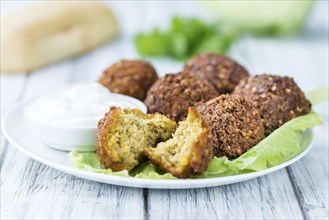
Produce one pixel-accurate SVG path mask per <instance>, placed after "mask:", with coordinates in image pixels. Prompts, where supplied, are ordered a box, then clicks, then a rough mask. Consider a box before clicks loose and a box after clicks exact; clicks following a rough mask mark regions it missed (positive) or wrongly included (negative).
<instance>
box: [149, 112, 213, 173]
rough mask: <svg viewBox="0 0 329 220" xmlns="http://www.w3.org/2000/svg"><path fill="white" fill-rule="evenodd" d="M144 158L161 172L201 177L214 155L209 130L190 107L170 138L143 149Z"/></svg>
mask: <svg viewBox="0 0 329 220" xmlns="http://www.w3.org/2000/svg"><path fill="white" fill-rule="evenodd" d="M144 153H145V155H146V156H147V157H148V158H149V159H150V160H151V161H152V162H153V163H154V164H156V165H158V166H159V167H160V168H161V169H162V170H164V171H167V172H170V173H172V174H173V175H174V176H176V177H178V178H187V177H188V176H190V175H191V174H202V173H203V172H205V170H206V169H207V167H208V164H209V162H210V160H211V158H212V156H213V145H212V135H211V130H210V128H209V127H208V125H207V124H206V122H205V121H204V120H203V118H202V117H201V115H200V114H199V113H198V112H197V111H196V110H195V109H194V108H189V110H188V116H187V118H186V120H185V121H181V122H180V123H179V126H178V128H177V130H176V131H175V133H174V135H173V137H172V138H171V139H169V140H167V141H165V142H161V143H159V144H158V145H157V146H156V147H155V148H152V147H146V148H145V149H144Z"/></svg>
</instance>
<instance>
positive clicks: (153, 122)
mask: <svg viewBox="0 0 329 220" xmlns="http://www.w3.org/2000/svg"><path fill="white" fill-rule="evenodd" d="M176 126H177V124H176V122H174V121H172V120H170V119H168V118H167V117H165V116H163V115H160V114H153V115H151V114H147V115H146V114H144V113H143V112H141V111H140V110H138V109H121V108H119V107H111V108H110V110H109V112H107V113H106V114H105V116H104V118H103V119H101V120H100V121H99V122H98V129H97V136H96V150H97V155H98V158H99V160H100V162H101V164H102V165H103V166H104V167H105V168H110V169H112V170H113V171H120V170H128V171H130V170H132V169H133V168H134V167H135V166H136V165H137V164H138V163H139V162H140V161H141V160H142V159H143V151H144V148H145V147H149V146H155V145H156V144H157V143H158V142H160V141H166V140H167V139H169V138H171V136H172V134H173V132H174V131H175V129H176Z"/></svg>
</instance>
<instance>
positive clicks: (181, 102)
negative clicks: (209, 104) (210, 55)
mask: <svg viewBox="0 0 329 220" xmlns="http://www.w3.org/2000/svg"><path fill="white" fill-rule="evenodd" d="M216 96H218V93H217V91H216V90H215V88H214V87H213V86H212V85H211V84H210V83H208V82H207V81H205V80H202V79H199V78H196V77H194V76H191V75H184V74H181V73H177V74H167V75H166V76H165V77H163V78H160V79H158V80H157V81H156V82H155V83H154V84H153V86H152V87H151V88H150V90H149V91H148V92H147V97H146V99H145V104H146V105H147V107H148V110H149V112H150V113H155V112H159V113H162V114H164V115H166V116H167V117H169V118H172V119H175V120H176V121H179V120H184V119H185V118H186V115H187V111H188V108H189V107H193V106H195V104H197V103H198V102H205V101H208V100H209V99H211V98H214V97H216Z"/></svg>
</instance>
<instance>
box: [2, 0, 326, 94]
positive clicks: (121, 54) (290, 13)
mask: <svg viewBox="0 0 329 220" xmlns="http://www.w3.org/2000/svg"><path fill="white" fill-rule="evenodd" d="M39 2H41V1H1V15H3V14H6V13H10V12H11V11H13V10H14V9H16V8H18V7H23V6H24V5H27V4H34V3H39ZM75 2H78V1H75ZM103 2H104V3H105V4H106V5H107V6H108V7H109V8H110V9H111V11H112V12H113V13H114V15H115V17H116V19H117V21H118V24H119V35H118V36H117V37H116V38H115V39H114V40H113V41H110V42H108V43H106V44H105V45H103V46H101V47H99V48H97V49H96V50H93V51H91V52H89V53H86V54H85V55H82V56H80V57H78V58H74V59H71V60H67V61H64V62H61V63H58V64H55V65H51V66H50V68H56V67H60V66H61V65H63V63H65V62H74V66H75V69H74V71H78V72H79V74H81V77H79V79H78V80H79V81H92V80H96V79H97V77H98V76H99V75H100V73H101V72H102V71H103V70H104V69H105V68H107V67H108V66H109V65H110V64H112V63H113V62H115V61H117V60H119V59H122V58H126V59H130V58H143V59H147V60H149V61H150V62H151V63H152V64H154V65H155V67H156V69H157V71H158V73H159V74H160V75H164V74H166V73H170V72H177V71H179V70H181V69H182V66H183V62H184V60H186V59H187V58H188V57H189V56H191V55H192V54H193V53H191V52H186V53H185V52H184V49H182V50H180V51H174V52H173V53H178V54H179V55H182V56H180V57H179V58H178V59H177V56H176V57H175V55H172V54H170V53H171V52H164V53H163V54H162V55H161V54H160V55H156V56H148V54H147V53H148V51H147V48H146V52H145V50H144V51H143V46H141V45H142V44H143V39H141V40H140V41H138V40H137V39H138V37H137V36H138V35H139V36H142V37H143V36H144V38H145V39H144V42H145V41H147V40H148V39H150V38H152V37H153V38H152V39H153V40H154V36H155V35H154V28H156V29H157V30H158V31H159V32H160V34H161V33H162V34H163V35H165V36H166V37H168V38H170V37H172V38H173V39H170V40H171V42H175V45H174V46H172V45H171V46H168V45H167V46H166V47H168V48H170V47H173V48H179V47H181V48H184V34H186V32H189V31H190V32H192V35H193V34H194V32H193V30H192V31H191V30H190V29H191V28H192V29H193V25H192V27H190V26H189V25H186V27H185V28H187V29H185V30H183V31H182V33H183V34H182V33H179V34H178V35H180V36H178V37H177V36H176V35H175V36H169V35H170V31H172V30H170V28H172V27H171V26H172V20H173V17H174V16H178V17H179V18H180V19H189V18H194V19H195V20H196V21H197V22H201V26H204V25H206V28H208V29H211V28H214V29H216V30H217V29H218V30H219V31H218V32H216V33H215V35H216V34H218V36H219V38H218V39H219V40H218V41H217V42H220V41H221V38H220V37H222V39H223V36H224V40H223V41H225V37H226V36H229V37H228V38H229V40H228V41H229V42H228V43H224V44H225V45H224V47H226V48H224V49H223V48H222V49H218V50H219V52H223V53H225V54H226V55H227V56H229V57H232V58H234V59H235V60H237V62H239V63H240V64H242V65H243V66H245V67H246V68H247V69H248V70H249V72H250V73H251V74H258V73H273V74H280V75H289V76H292V77H294V78H295V80H296V81H297V83H298V84H299V85H300V86H301V87H302V88H303V89H309V88H311V87H313V86H315V85H317V84H323V85H325V86H328V38H329V36H328V33H329V28H328V26H329V24H328V21H329V18H328V1H103ZM21 19H23V18H21ZM207 25H209V26H207ZM182 28H183V29H184V24H183V27H182ZM208 29H207V30H208ZM178 32H180V31H179V30H178ZM168 33H169V34H168ZM195 33H196V32H195ZM182 35H183V37H182ZM201 35H202V34H201ZM210 35H211V34H210ZM213 35H214V34H213ZM211 36H212V35H211ZM231 36H233V37H232V38H231ZM147 37H149V38H147ZM155 37H156V36H155ZM182 38H183V40H182ZM215 39H216V37H215ZM199 41H204V39H203V38H202V36H201V37H200V36H199V37H196V39H194V41H193V40H192V44H194V43H200V42H199ZM213 41H216V40H213ZM152 42H153V41H152ZM138 43H140V45H139V44H138ZM161 43H162V42H161V41H160V42H159V43H154V46H153V48H158V47H161ZM185 43H186V42H185ZM169 45H170V44H169ZM139 46H140V48H138V47H139ZM162 46H163V45H162ZM216 46H218V45H216V43H215V44H211V43H210V44H209V45H206V46H205V47H204V49H205V50H206V51H207V50H209V48H212V47H216ZM187 47H188V46H187ZM192 47H193V45H192ZM221 47H223V45H221ZM200 48H201V49H200ZM200 48H198V49H197V50H199V51H202V47H200ZM144 49H145V48H144ZM193 50H194V49H193ZM221 50H222V51H221ZM195 51H196V50H195ZM151 52H152V51H151ZM176 55H177V54H176ZM41 71H43V72H47V68H43V69H41Z"/></svg>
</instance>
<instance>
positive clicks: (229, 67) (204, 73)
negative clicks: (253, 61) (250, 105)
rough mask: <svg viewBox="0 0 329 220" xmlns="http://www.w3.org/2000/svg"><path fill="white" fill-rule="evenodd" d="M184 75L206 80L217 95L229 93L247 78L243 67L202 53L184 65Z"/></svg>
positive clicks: (228, 60) (217, 55)
mask: <svg viewBox="0 0 329 220" xmlns="http://www.w3.org/2000/svg"><path fill="white" fill-rule="evenodd" d="M184 73H187V74H192V75H194V76H197V77H200V78H202V79H205V80H207V81H208V82H209V83H211V84H212V85H213V86H214V87H215V89H216V90H217V91H218V93H219V94H226V93H231V92H232V91H233V89H234V87H235V86H236V85H237V84H238V83H239V81H240V80H241V79H243V78H246V77H248V76H249V74H248V72H247V70H246V69H245V68H244V67H243V66H241V65H240V64H238V63H237V62H235V61H234V60H232V59H230V58H228V57H225V56H223V55H219V54H215V53H202V54H199V55H196V56H194V57H192V58H191V59H190V60H188V61H187V62H186V64H185V66H184Z"/></svg>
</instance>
